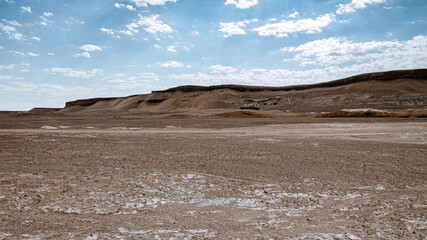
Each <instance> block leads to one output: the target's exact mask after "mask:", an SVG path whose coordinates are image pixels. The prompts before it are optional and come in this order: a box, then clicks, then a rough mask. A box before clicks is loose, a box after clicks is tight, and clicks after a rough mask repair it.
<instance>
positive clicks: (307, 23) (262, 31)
mask: <svg viewBox="0 0 427 240" xmlns="http://www.w3.org/2000/svg"><path fill="white" fill-rule="evenodd" d="M334 21H335V15H333V14H325V15H321V16H318V17H317V18H316V19H311V18H307V19H299V20H290V21H287V20H282V21H280V22H276V23H268V24H266V25H264V26H261V27H258V28H255V29H253V31H256V32H258V34H259V35H260V36H276V37H287V36H288V34H290V33H298V32H304V33H316V32H321V31H322V29H323V28H325V27H327V26H328V25H329V24H331V23H332V22H334Z"/></svg>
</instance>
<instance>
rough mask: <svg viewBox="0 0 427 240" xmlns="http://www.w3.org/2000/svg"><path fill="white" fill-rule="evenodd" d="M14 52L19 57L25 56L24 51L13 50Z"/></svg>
mask: <svg viewBox="0 0 427 240" xmlns="http://www.w3.org/2000/svg"><path fill="white" fill-rule="evenodd" d="M13 53H14V54H16V55H19V56H21V57H25V53H23V52H19V51H13Z"/></svg>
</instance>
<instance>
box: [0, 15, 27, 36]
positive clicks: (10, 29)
mask: <svg viewBox="0 0 427 240" xmlns="http://www.w3.org/2000/svg"><path fill="white" fill-rule="evenodd" d="M5 22H8V23H11V24H13V25H14V26H22V25H21V24H19V23H18V22H16V21H10V22H9V21H7V20H6V21H5ZM14 26H10V25H4V24H2V23H0V30H1V31H3V32H4V33H5V34H6V35H7V37H8V38H9V39H14V40H18V41H24V40H25V36H24V35H23V34H21V33H19V32H18V31H17V30H16V28H15V27H14Z"/></svg>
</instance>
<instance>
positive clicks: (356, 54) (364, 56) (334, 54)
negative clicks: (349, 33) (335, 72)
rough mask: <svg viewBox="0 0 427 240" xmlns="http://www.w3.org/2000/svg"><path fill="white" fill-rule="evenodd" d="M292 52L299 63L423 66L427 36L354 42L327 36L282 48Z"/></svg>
mask: <svg viewBox="0 0 427 240" xmlns="http://www.w3.org/2000/svg"><path fill="white" fill-rule="evenodd" d="M282 50H283V51H287V52H295V53H297V54H296V55H295V58H294V60H295V61H298V62H299V63H300V64H301V65H309V64H313V65H321V66H333V65H342V64H354V63H357V64H362V63H363V64H371V65H372V66H375V67H377V68H378V70H384V69H406V68H425V63H426V62H427V55H426V54H425V53H426V52H427V36H416V37H414V38H412V39H410V40H407V41H396V40H394V41H371V42H354V41H350V40H347V39H346V38H335V37H333V38H328V39H322V40H316V41H312V42H308V43H305V44H302V45H300V46H298V47H287V48H283V49H282Z"/></svg>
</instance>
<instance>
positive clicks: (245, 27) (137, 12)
mask: <svg viewBox="0 0 427 240" xmlns="http://www.w3.org/2000/svg"><path fill="white" fill-rule="evenodd" d="M426 13H427V1H426V0H114V1H113V0H90V1H87V0H73V1H64V0H0V110H29V109H31V108H33V107H63V106H64V105H65V102H66V101H72V100H76V99H82V98H94V97H117V96H128V95H134V94H144V93H150V92H151V91H154V90H163V89H167V88H170V87H175V86H179V85H187V84H191V85H217V84H243V85H265V86H285V85H295V84H310V83H317V82H324V81H330V80H336V79H339V78H344V77H349V76H352V75H356V74H360V73H366V72H377V71H387V70H397V69H413V68H426V67H427V54H426V53H427V14H426Z"/></svg>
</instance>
